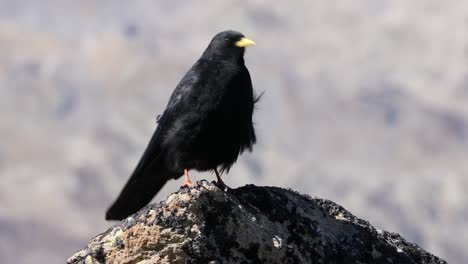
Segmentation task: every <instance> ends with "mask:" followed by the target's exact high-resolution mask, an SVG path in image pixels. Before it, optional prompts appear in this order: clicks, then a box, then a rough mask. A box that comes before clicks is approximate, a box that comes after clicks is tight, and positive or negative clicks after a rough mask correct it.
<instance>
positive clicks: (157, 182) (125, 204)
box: [106, 159, 175, 220]
mask: <svg viewBox="0 0 468 264" xmlns="http://www.w3.org/2000/svg"><path fill="white" fill-rule="evenodd" d="M140 165H142V164H139V166H137V168H136V169H135V171H134V172H133V174H132V176H131V177H130V179H129V180H128V182H127V184H125V187H124V188H123V190H122V192H121V193H120V195H119V197H118V198H117V200H116V201H115V202H114V204H112V206H111V207H110V208H109V210H107V212H106V220H122V219H124V218H126V217H128V216H129V215H131V214H133V213H136V212H137V211H138V210H140V209H141V208H142V207H143V206H145V205H147V204H148V203H149V202H150V201H151V199H153V197H154V196H155V195H156V194H157V193H158V192H159V190H161V188H162V187H163V186H164V184H166V182H167V181H168V180H169V179H173V178H174V176H175V175H174V173H172V172H169V171H168V170H167V169H166V168H165V166H163V164H162V161H161V159H156V160H154V161H153V162H151V164H150V165H148V166H140Z"/></svg>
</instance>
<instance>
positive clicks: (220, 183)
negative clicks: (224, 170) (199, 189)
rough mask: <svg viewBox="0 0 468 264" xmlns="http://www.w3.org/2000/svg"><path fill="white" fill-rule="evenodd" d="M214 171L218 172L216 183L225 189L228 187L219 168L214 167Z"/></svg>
mask: <svg viewBox="0 0 468 264" xmlns="http://www.w3.org/2000/svg"><path fill="white" fill-rule="evenodd" d="M214 172H215V173H216V178H217V182H216V183H215V184H216V185H217V186H218V187H219V188H221V189H223V190H224V189H226V188H227V185H226V184H225V183H224V182H223V180H222V179H221V176H220V175H219V172H218V168H214Z"/></svg>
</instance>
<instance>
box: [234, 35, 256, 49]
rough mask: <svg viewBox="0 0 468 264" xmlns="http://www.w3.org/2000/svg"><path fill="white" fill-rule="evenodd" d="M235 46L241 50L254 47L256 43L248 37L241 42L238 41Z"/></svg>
mask: <svg viewBox="0 0 468 264" xmlns="http://www.w3.org/2000/svg"><path fill="white" fill-rule="evenodd" d="M235 45H236V46H237V47H239V48H244V47H248V46H253V45H255V42H254V41H253V40H250V39H248V38H246V37H243V38H241V40H239V41H237V42H236V43H235Z"/></svg>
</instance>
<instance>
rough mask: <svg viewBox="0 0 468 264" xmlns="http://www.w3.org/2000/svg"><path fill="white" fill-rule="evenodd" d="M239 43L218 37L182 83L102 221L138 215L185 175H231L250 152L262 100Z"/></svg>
mask: <svg viewBox="0 0 468 264" xmlns="http://www.w3.org/2000/svg"><path fill="white" fill-rule="evenodd" d="M242 37H244V36H243V35H242V34H241V33H239V32H236V31H224V32H221V33H219V34H217V35H216V36H215V37H214V38H213V39H212V41H211V42H210V44H209V45H208V47H207V49H206V50H205V52H204V53H203V55H202V56H201V58H200V59H199V60H198V61H197V62H196V63H195V64H194V65H193V66H192V68H191V69H190V70H189V71H188V72H187V73H186V74H185V76H184V77H183V78H182V80H181V81H180V83H179V84H178V85H177V87H176V89H175V90H174V92H173V93H172V95H171V97H170V99H169V102H168V104H167V107H166V109H165V110H164V112H163V114H162V115H161V116H160V117H158V119H157V123H158V127H157V129H156V131H155V133H154V135H153V137H152V138H151V141H150V143H149V145H148V147H147V149H146V151H145V153H144V154H143V157H142V158H141V160H140V162H139V164H138V166H137V168H136V169H135V171H134V172H133V174H132V176H131V177H130V180H129V181H128V182H127V184H126V185H125V187H124V189H123V190H122V192H121V194H120V196H119V198H118V199H117V200H116V201H115V203H114V204H113V205H112V206H111V208H110V209H109V210H108V211H107V214H106V219H109V220H111V219H112V220H120V219H123V218H125V217H127V216H129V215H130V214H132V213H134V212H136V211H138V210H139V209H141V208H142V207H143V206H145V205H146V204H147V203H148V202H150V201H151V199H152V198H153V197H154V196H155V195H156V193H157V192H158V191H159V190H160V189H161V188H162V187H163V186H164V184H165V183H166V181H168V180H169V179H174V178H179V177H180V176H181V175H182V174H183V171H184V169H189V170H190V169H195V170H198V171H206V170H212V169H215V168H218V167H219V168H220V169H221V171H226V172H229V169H230V168H231V166H232V165H233V164H234V163H235V162H236V160H237V158H238V156H239V155H240V154H241V153H242V152H243V151H245V150H246V149H247V150H249V151H251V150H252V147H253V145H254V144H255V142H256V136H255V130H254V127H253V123H252V114H253V110H254V104H255V103H256V102H257V101H258V100H259V99H260V97H261V95H260V96H258V97H257V96H254V92H253V89H252V82H251V79H250V74H249V71H248V70H247V68H246V67H245V65H244V58H243V56H244V51H245V50H244V48H239V47H237V46H236V45H234V43H235V42H237V41H238V40H240V39H241V38H242Z"/></svg>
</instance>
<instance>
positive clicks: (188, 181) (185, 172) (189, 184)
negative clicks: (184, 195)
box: [182, 169, 193, 187]
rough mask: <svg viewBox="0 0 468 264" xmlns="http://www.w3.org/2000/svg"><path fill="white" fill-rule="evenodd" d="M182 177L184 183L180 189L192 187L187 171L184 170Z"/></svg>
mask: <svg viewBox="0 0 468 264" xmlns="http://www.w3.org/2000/svg"><path fill="white" fill-rule="evenodd" d="M184 177H185V182H184V185H182V187H190V186H193V183H192V181H191V180H190V178H189V176H188V170H187V169H184Z"/></svg>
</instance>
